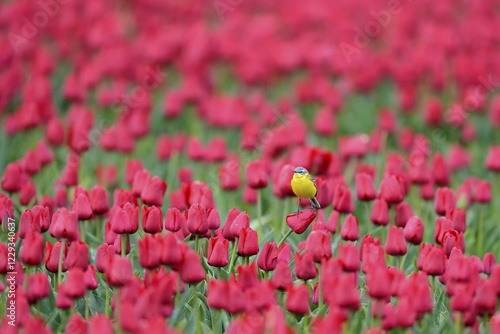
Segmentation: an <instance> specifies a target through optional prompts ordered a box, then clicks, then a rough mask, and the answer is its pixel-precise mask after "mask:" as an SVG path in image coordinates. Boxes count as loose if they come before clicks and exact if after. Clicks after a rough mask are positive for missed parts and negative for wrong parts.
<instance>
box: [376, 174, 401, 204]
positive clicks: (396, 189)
mask: <svg viewBox="0 0 500 334" xmlns="http://www.w3.org/2000/svg"><path fill="white" fill-rule="evenodd" d="M380 195H381V197H382V198H383V199H385V201H386V202H387V203H388V204H390V205H391V204H397V203H400V202H402V201H403V200H404V198H405V189H404V185H403V184H402V183H401V181H400V180H399V179H398V178H397V176H396V175H394V174H391V175H389V176H386V177H385V178H384V179H383V180H382V184H381V185H380Z"/></svg>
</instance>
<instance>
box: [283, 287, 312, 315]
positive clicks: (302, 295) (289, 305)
mask: <svg viewBox="0 0 500 334" xmlns="http://www.w3.org/2000/svg"><path fill="white" fill-rule="evenodd" d="M286 309H287V311H288V312H291V313H294V314H303V315H305V314H308V313H309V289H308V288H307V285H305V284H299V285H297V286H295V287H294V286H291V287H290V288H289V289H288V290H287V298H286Z"/></svg>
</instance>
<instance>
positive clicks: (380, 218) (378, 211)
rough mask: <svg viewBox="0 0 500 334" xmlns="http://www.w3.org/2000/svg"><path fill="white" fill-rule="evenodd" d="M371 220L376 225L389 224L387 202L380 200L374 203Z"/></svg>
mask: <svg viewBox="0 0 500 334" xmlns="http://www.w3.org/2000/svg"><path fill="white" fill-rule="evenodd" d="M370 219H371V221H372V222H373V223H374V224H375V225H387V224H389V206H388V205H387V202H386V201H385V200H383V199H381V198H379V199H376V200H375V201H374V202H373V208H372V213H371V215H370Z"/></svg>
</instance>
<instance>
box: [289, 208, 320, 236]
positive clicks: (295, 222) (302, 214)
mask: <svg viewBox="0 0 500 334" xmlns="http://www.w3.org/2000/svg"><path fill="white" fill-rule="evenodd" d="M316 215H317V212H316V210H314V209H305V210H303V211H299V212H298V213H290V214H288V215H287V216H286V223H287V225H288V227H290V229H291V230H292V231H294V232H295V233H297V234H302V233H304V231H305V230H307V228H308V227H309V225H310V224H311V223H312V222H313V220H314V218H316Z"/></svg>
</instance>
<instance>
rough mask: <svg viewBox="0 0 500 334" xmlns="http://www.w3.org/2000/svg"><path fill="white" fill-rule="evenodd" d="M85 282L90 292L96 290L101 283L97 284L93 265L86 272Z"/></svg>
mask: <svg viewBox="0 0 500 334" xmlns="http://www.w3.org/2000/svg"><path fill="white" fill-rule="evenodd" d="M83 282H84V283H85V288H87V289H88V290H95V289H97V286H98V285H99V283H98V282H97V275H96V273H95V269H94V266H93V265H89V266H88V267H87V270H85V275H84V277H83Z"/></svg>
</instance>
